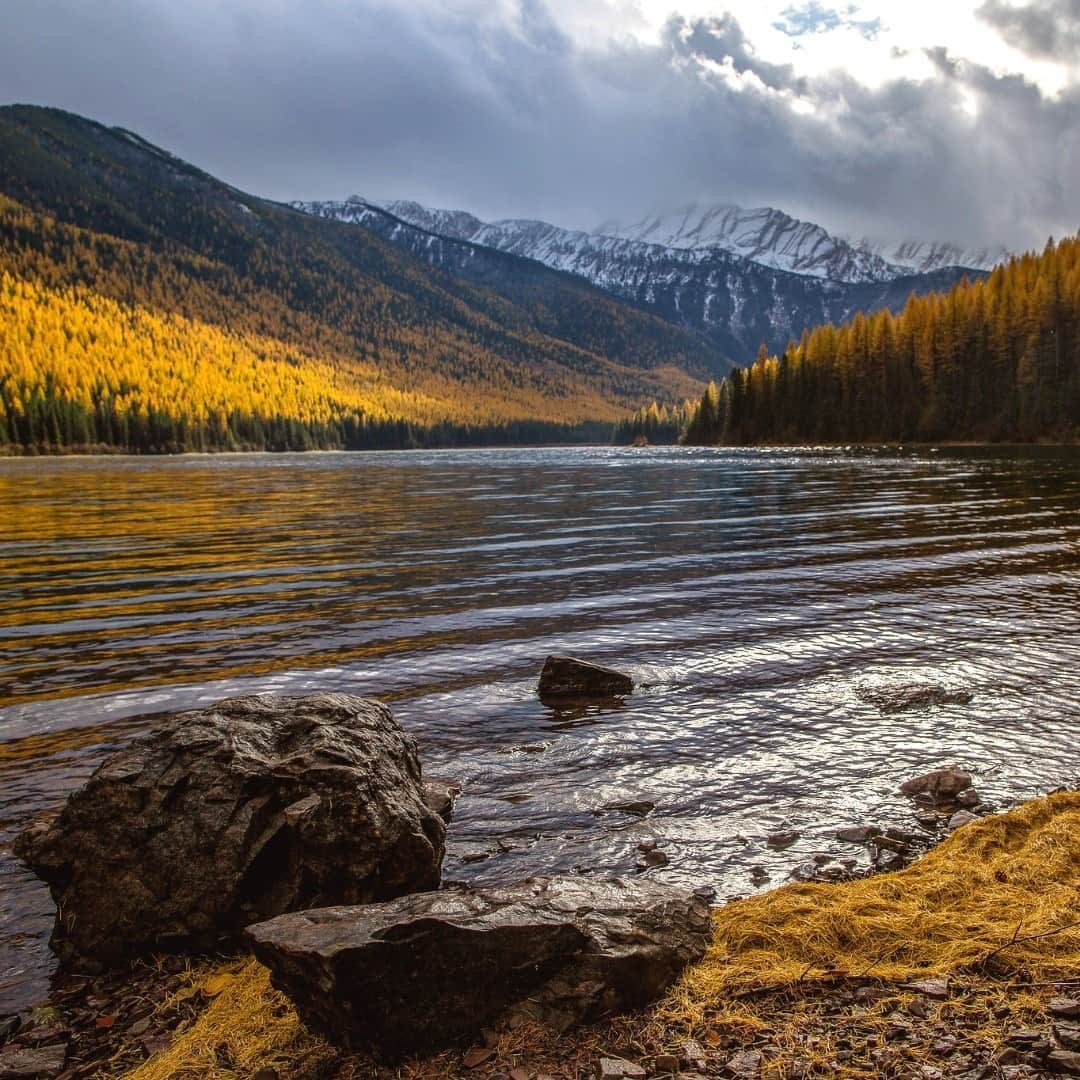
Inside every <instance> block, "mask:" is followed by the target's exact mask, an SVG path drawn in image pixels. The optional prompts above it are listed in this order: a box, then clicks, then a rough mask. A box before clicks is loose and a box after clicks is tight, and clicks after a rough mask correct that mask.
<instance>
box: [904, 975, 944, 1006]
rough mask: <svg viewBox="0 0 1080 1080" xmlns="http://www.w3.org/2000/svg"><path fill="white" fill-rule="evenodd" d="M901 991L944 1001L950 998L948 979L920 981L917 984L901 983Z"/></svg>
mask: <svg viewBox="0 0 1080 1080" xmlns="http://www.w3.org/2000/svg"><path fill="white" fill-rule="evenodd" d="M900 989H901V990H914V991H915V993H916V994H922V995H923V996H924V997H928V998H934V999H935V1000H937V1001H944V1000H945V999H946V998H947V997H948V996H949V980H948V979H920V980H919V981H917V982H909V983H901V984H900Z"/></svg>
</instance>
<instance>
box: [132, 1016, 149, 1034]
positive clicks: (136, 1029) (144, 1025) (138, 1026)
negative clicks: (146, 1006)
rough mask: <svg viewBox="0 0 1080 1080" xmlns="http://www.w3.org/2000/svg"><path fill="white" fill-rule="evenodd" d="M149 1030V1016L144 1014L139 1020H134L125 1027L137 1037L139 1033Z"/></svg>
mask: <svg viewBox="0 0 1080 1080" xmlns="http://www.w3.org/2000/svg"><path fill="white" fill-rule="evenodd" d="M149 1030H150V1017H149V1016H144V1017H143V1018H142V1019H141V1020H136V1021H135V1023H134V1024H132V1025H131V1027H129V1028H128V1029H127V1033H128V1034H129V1035H131V1036H134V1037H136V1038H137V1037H138V1036H140V1035H145V1034H146V1033H147V1032H148V1031H149Z"/></svg>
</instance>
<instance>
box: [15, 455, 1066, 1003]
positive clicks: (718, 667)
mask: <svg viewBox="0 0 1080 1080" xmlns="http://www.w3.org/2000/svg"><path fill="white" fill-rule="evenodd" d="M0 508H2V518H0V596H2V600H3V603H2V606H0V1013H3V1012H4V1011H7V1010H9V1009H11V1008H15V1007H20V1006H22V1005H25V1004H26V1003H28V1002H29V1001H31V1000H33V999H35V998H37V997H38V996H40V994H41V993H42V990H43V987H44V986H45V979H46V977H47V975H48V971H49V963H48V953H47V950H46V948H45V944H44V938H45V935H46V932H47V928H48V924H49V921H50V918H51V910H50V907H49V902H48V897H47V895H46V894H45V892H44V890H43V889H42V888H40V887H39V886H37V885H36V884H35V883H34V882H33V879H32V878H30V877H29V876H28V875H27V874H26V873H25V872H24V871H22V870H21V869H20V868H19V867H18V865H17V864H16V863H15V862H14V860H13V859H12V858H11V856H10V854H9V853H8V850H7V845H8V844H9V842H10V839H11V836H12V834H13V832H14V830H15V829H16V828H17V826H18V825H19V823H20V822H22V821H24V820H25V819H26V818H27V817H28V816H30V815H32V814H33V813H34V812H36V811H39V810H41V809H43V808H46V807H49V806H52V805H55V804H56V803H57V802H58V801H59V800H60V799H62V797H63V796H64V795H65V793H66V792H68V791H70V790H71V789H72V788H73V787H74V786H75V785H77V784H78V783H79V782H80V781H81V780H83V779H84V778H85V777H86V776H87V774H88V773H89V772H90V770H91V769H93V768H94V767H95V766H96V765H97V764H98V763H99V762H100V761H101V759H102V756H103V755H104V754H105V753H106V752H107V751H109V750H110V749H112V748H113V747H115V746H117V745H118V744H120V743H122V742H123V741H124V740H126V739H128V738H130V737H131V736H132V735H134V734H135V733H137V732H139V731H141V730H143V729H144V728H145V727H146V726H147V724H148V723H149V722H150V721H148V720H147V719H146V714H150V713H153V712H155V711H160V710H165V709H172V708H177V707H181V706H191V705H195V704H199V703H203V702H209V701H212V700H214V699H216V698H219V697H221V696H223V695H226V694H231V693H237V692H240V691H245V692H247V691H264V690H277V691H285V692H290V693H300V692H303V691H309V690H313V689H316V688H327V689H341V690H347V691H352V692H356V693H362V694H373V695H378V696H380V697H383V698H386V699H387V700H389V701H391V702H393V703H394V706H395V709H396V712H397V715H398V716H399V718H400V719H401V721H402V722H403V723H404V724H405V725H406V726H407V727H408V728H409V729H410V730H411V731H413V732H414V733H415V734H416V735H417V736H418V738H419V740H420V743H421V747H422V751H423V756H424V762H425V768H426V769H427V771H428V772H429V773H431V774H434V775H439V776H444V777H447V778H451V779H457V780H460V781H462V782H463V784H464V795H463V797H462V798H461V800H460V802H459V804H458V808H457V814H456V818H455V822H454V825H453V827H452V830H451V849H450V853H449V855H448V859H447V864H446V873H447V877H448V878H450V879H455V880H460V879H473V880H482V881H495V880H500V879H510V878H516V877H519V876H523V875H526V874H529V873H534V872H553V871H568V870H572V869H573V868H576V867H580V868H584V869H587V870H597V871H615V872H623V873H626V872H632V871H633V868H634V864H635V861H636V858H637V852H636V845H637V844H638V843H639V842H640V841H641V840H642V839H644V838H646V837H653V838H656V839H657V840H659V841H660V843H661V845H662V847H663V849H664V850H665V851H666V852H667V853H668V854H669V855H670V856H671V860H672V861H671V865H670V866H668V867H666V868H663V869H658V870H654V871H650V872H651V873H653V874H654V875H655V876H656V877H658V878H662V879H666V880H670V881H675V882H692V883H694V884H695V885H700V884H708V885H713V886H715V887H716V888H717V890H718V892H719V894H720V895H721V896H724V895H731V894H734V893H740V892H747V891H749V890H750V889H751V888H752V886H751V884H750V878H749V870H750V867H752V866H755V865H758V866H763V867H765V869H766V870H767V871H768V872H769V874H770V878H771V881H772V882H773V883H776V882H778V881H782V880H783V879H784V878H785V876H786V875H787V873H788V871H789V870H790V869H791V867H792V866H793V865H795V864H796V863H799V862H802V861H805V860H806V859H807V858H808V857H810V856H812V855H813V854H814V853H816V852H821V851H839V850H840V849H839V847H838V845H837V844H836V843H835V842H833V841H831V840H830V839H829V838H828V837H829V833H830V830H832V829H834V828H835V827H836V826H838V825H842V824H852V823H860V822H863V821H866V820H867V819H868V818H869V819H874V818H875V817H877V818H878V819H879V820H881V819H883V818H884V819H887V818H888V816H889V815H890V814H894V815H900V814H903V813H904V812H905V811H904V810H903V808H902V807H900V806H899V804H898V803H897V802H896V800H895V798H894V796H893V794H892V793H893V791H894V790H895V788H896V785H897V783H898V781H900V780H902V779H904V778H906V777H907V776H910V775H912V774H913V772H915V771H917V770H922V769H923V768H924V767H926V766H933V765H936V764H940V763H949V762H957V763H960V764H962V765H965V766H968V767H970V768H971V769H973V770H974V771H975V772H976V773H977V774H978V776H979V782H978V786H979V788H980V789H981V790H982V791H983V792H984V793H985V794H986V795H988V796H989V797H990V798H991V799H992V800H994V801H995V802H997V803H998V804H999V805H1004V804H1006V803H1007V802H1008V801H1010V800H1014V799H1018V798H1021V797H1024V796H1028V795H1032V794H1037V793H1041V792H1044V791H1046V790H1048V789H1049V788H1052V787H1054V786H1055V785H1057V784H1059V783H1068V782H1072V783H1075V782H1076V780H1077V778H1078V777H1080V749H1078V743H1080V738H1078V735H1080V725H1078V723H1077V720H1078V714H1080V708H1078V699H1080V611H1078V599H1080V457H1078V456H1077V454H1076V453H1075V452H1072V451H1045V452H1011V451H995V452H990V451H985V452H975V451H971V452H966V453H963V454H960V453H946V452H941V453H935V454H932V453H929V452H927V453H922V454H918V455H903V456H896V455H889V454H878V455H875V454H842V453H834V452H825V451H821V452H714V451H703V450H658V451H628V450H577V449H575V450H535V451H523V450H514V451H474V452H443V453H414V454H382V455H352V456H306V457H305V456H284V457H282V456H251V457H247V456H245V457H221V458H189V459H182V460H145V461H140V460H108V459H82V460H75V459H69V460H59V461H14V462H6V463H0ZM553 651H561V652H573V653H579V654H583V655H586V656H588V657H592V658H594V659H597V660H600V661H608V662H610V663H613V664H617V665H619V666H622V667H624V668H627V669H629V670H630V671H631V672H632V673H633V674H634V675H635V676H636V677H637V678H638V679H639V680H641V681H642V682H644V683H646V684H648V685H647V688H646V689H644V690H642V691H641V692H639V693H637V694H635V695H634V696H633V697H632V698H630V699H628V700H627V701H626V702H625V703H624V704H622V705H619V706H612V707H610V708H593V709H590V710H588V711H587V712H585V713H559V712H555V711H553V710H551V709H549V708H546V707H545V706H543V705H542V704H541V703H540V702H539V701H537V699H536V697H535V695H534V693H533V687H534V684H535V678H536V674H537V672H538V669H539V666H540V664H541V662H542V660H543V658H544V656H545V655H546V654H547V653H549V652H553ZM918 679H932V680H934V681H937V682H942V683H945V684H947V685H949V686H958V687H964V688H968V689H970V690H971V691H973V693H974V695H975V696H974V699H973V701H972V703H971V704H970V705H968V706H947V707H943V708H938V709H928V710H922V711H917V712H910V713H901V714H897V715H883V714H882V713H881V712H880V711H879V710H878V709H877V708H876V707H874V706H873V705H871V704H868V703H867V702H866V701H865V700H864V699H863V697H862V696H860V695H861V694H865V692H866V691H867V690H868V689H874V688H876V687H880V686H882V685H888V684H895V683H903V682H909V681H911V680H918ZM641 799H646V800H650V801H653V802H655V803H656V810H655V812H654V813H653V814H652V815H651V816H650V817H648V818H647V819H645V820H643V821H642V820H637V819H634V818H630V817H627V816H626V815H624V814H619V813H607V814H604V815H602V816H597V815H596V814H594V813H593V811H594V810H597V809H598V808H600V807H601V806H602V805H603V804H605V803H611V802H617V801H621V800H641ZM781 826H785V827H792V828H794V829H797V830H799V831H800V833H801V838H800V840H799V841H798V842H797V843H796V844H795V845H794V847H792V848H790V849H789V850H787V851H783V852H773V851H770V850H769V849H768V848H767V847H766V845H765V843H764V841H765V837H766V836H767V834H768V833H769V832H771V831H773V830H775V829H777V828H779V827H781ZM485 853H487V854H488V857H487V858H483V859H482V860H481V861H472V860H473V859H477V858H479V857H480V856H482V855H484V854H485ZM844 853H845V854H848V855H851V854H857V849H850V848H849V849H846V850H845V852H844Z"/></svg>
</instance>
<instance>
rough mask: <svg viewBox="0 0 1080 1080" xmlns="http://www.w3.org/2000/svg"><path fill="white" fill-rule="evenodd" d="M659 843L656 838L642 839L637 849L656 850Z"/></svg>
mask: <svg viewBox="0 0 1080 1080" xmlns="http://www.w3.org/2000/svg"><path fill="white" fill-rule="evenodd" d="M658 846H659V845H658V844H657V842H656V841H655V840H642V841H641V843H640V844H638V846H637V849H638V851H641V852H647V851H655V850H656V849H657V847H658Z"/></svg>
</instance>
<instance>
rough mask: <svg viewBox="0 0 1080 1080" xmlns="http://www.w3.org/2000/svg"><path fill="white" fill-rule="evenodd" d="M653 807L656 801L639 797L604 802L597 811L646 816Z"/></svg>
mask: <svg viewBox="0 0 1080 1080" xmlns="http://www.w3.org/2000/svg"><path fill="white" fill-rule="evenodd" d="M655 809H656V803H654V802H649V800H648V799H639V800H637V801H631V802H613V803H606V804H605V805H604V806H602V807H600V810H599V813H601V814H602V813H604V812H605V811H614V812H616V813H619V814H629V815H630V816H631V817H648V816H649V815H650V814H651V813H652V812H653V811H654V810H655ZM595 812H596V811H594V813H595Z"/></svg>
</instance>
